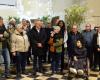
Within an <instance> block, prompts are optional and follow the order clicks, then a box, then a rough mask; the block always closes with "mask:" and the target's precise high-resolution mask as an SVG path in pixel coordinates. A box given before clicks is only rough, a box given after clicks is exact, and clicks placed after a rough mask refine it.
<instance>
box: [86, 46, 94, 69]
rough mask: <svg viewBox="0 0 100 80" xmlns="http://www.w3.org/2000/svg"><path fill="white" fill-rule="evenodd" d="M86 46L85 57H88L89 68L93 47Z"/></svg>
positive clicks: (91, 62)
mask: <svg viewBox="0 0 100 80" xmlns="http://www.w3.org/2000/svg"><path fill="white" fill-rule="evenodd" d="M86 48H87V57H88V59H89V64H90V68H92V67H93V48H92V47H86Z"/></svg>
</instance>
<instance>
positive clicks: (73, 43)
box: [67, 32, 83, 56]
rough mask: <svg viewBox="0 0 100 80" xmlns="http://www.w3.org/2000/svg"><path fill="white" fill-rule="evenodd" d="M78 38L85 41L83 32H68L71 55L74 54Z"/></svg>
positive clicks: (69, 52)
mask: <svg viewBox="0 0 100 80" xmlns="http://www.w3.org/2000/svg"><path fill="white" fill-rule="evenodd" d="M77 40H82V41H83V37H82V35H81V33H79V32H77V34H74V33H73V32H69V33H68V40H67V45H68V54H69V56H72V55H73V53H74V49H75V47H76V41H77Z"/></svg>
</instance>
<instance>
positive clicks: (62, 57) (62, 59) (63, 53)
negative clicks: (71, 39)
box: [61, 47, 65, 71]
mask: <svg viewBox="0 0 100 80" xmlns="http://www.w3.org/2000/svg"><path fill="white" fill-rule="evenodd" d="M64 55H65V49H64V47H63V49H62V53H61V71H63V69H64Z"/></svg>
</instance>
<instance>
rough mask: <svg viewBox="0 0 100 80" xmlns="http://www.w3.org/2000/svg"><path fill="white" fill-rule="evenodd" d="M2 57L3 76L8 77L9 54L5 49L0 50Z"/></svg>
mask: <svg viewBox="0 0 100 80" xmlns="http://www.w3.org/2000/svg"><path fill="white" fill-rule="evenodd" d="M2 56H3V59H4V64H5V75H8V74H9V70H10V54H9V51H8V49H7V48H4V49H2Z"/></svg>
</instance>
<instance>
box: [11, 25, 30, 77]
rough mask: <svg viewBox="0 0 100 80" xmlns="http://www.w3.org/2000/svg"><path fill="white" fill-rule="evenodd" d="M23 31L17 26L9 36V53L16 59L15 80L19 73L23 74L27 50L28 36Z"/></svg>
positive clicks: (20, 26)
mask: <svg viewBox="0 0 100 80" xmlns="http://www.w3.org/2000/svg"><path fill="white" fill-rule="evenodd" d="M23 31H24V30H23V27H22V25H21V24H18V26H17V28H16V30H15V32H14V33H13V34H12V36H11V52H12V54H13V56H15V57H16V60H15V61H16V70H17V78H20V77H21V73H23V74H24V73H25V65H26V53H27V51H28V48H29V40H28V36H27V35H26V33H23Z"/></svg>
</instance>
